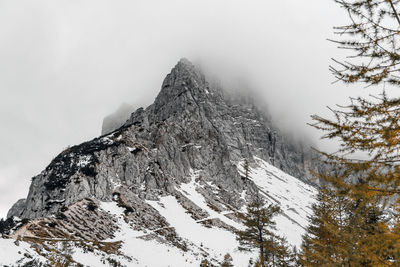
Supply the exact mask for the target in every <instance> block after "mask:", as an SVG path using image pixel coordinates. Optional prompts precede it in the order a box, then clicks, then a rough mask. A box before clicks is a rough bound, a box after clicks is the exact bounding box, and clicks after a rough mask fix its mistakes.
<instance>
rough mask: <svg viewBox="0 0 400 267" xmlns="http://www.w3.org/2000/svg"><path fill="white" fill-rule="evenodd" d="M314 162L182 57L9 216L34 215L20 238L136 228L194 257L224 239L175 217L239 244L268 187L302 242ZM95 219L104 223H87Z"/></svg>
mask: <svg viewBox="0 0 400 267" xmlns="http://www.w3.org/2000/svg"><path fill="white" fill-rule="evenodd" d="M244 160H246V161H248V162H249V164H250V166H251V168H252V173H253V174H252V175H254V176H252V177H250V178H246V177H244V176H243V171H241V168H242V165H243V162H244ZM274 166H275V167H274ZM309 167H311V168H313V167H315V166H314V165H313V162H312V161H311V155H310V154H309V153H308V152H306V149H305V148H304V147H303V146H302V145H300V144H295V143H292V142H291V141H290V139H287V138H286V137H285V136H284V135H283V134H281V133H280V132H279V130H277V129H276V128H274V126H273V125H272V124H271V122H270V120H269V119H268V118H267V116H266V115H265V114H264V113H262V112H261V111H260V110H259V109H258V108H257V107H256V106H254V105H252V104H249V103H248V102H242V103H240V102H238V101H231V100H230V99H228V98H227V97H225V96H224V93H223V91H221V88H219V87H216V86H214V85H213V84H211V83H209V82H208V81H207V77H205V75H204V74H203V73H202V72H201V71H200V70H199V68H197V67H196V66H194V65H193V64H192V63H190V62H189V61H188V60H186V59H181V60H180V61H179V62H178V64H177V65H176V66H175V67H174V68H173V69H172V70H171V72H170V73H169V74H168V75H167V77H166V78H165V80H164V82H163V83H162V87H161V90H160V93H159V94H158V96H157V97H156V99H155V101H154V103H153V104H151V105H150V106H148V107H147V108H145V109H144V108H140V109H137V110H136V111H135V112H133V113H132V114H131V116H130V118H129V119H128V120H127V121H126V122H125V123H124V125H122V126H121V127H120V128H119V129H117V130H115V131H113V132H111V133H109V134H107V135H103V136H101V137H98V138H95V139H93V140H91V141H88V142H85V143H82V144H80V145H77V146H73V147H71V148H69V149H67V150H65V151H63V152H61V153H60V154H59V155H58V156H57V157H56V158H55V159H54V160H53V161H52V162H51V163H50V164H49V166H48V167H47V168H46V169H45V170H44V171H42V172H41V173H40V174H39V175H37V176H35V177H34V178H33V179H32V184H31V186H30V189H29V193H28V196H27V198H26V200H21V201H19V202H17V204H16V205H14V206H13V207H12V209H10V211H9V214H8V216H10V217H12V216H18V217H20V218H24V219H28V220H29V222H25V223H24V225H23V226H20V227H22V228H19V229H23V230H15V232H14V237H16V236H18V235H30V236H33V237H37V236H40V237H45V238H50V239H52V238H54V239H56V238H70V239H74V240H81V239H83V240H89V241H90V242H93V240H102V242H106V241H104V240H108V239H107V238H114V239H115V238H117V237H118V236H119V234H118V233H119V232H118V231H133V230H134V231H137V232H134V233H131V234H132V239H133V240H136V241H135V242H139V241H137V240H138V238H139V237H140V238H142V237H143V238H145V239H146V240H153V241H154V240H157V242H161V243H162V244H167V245H168V246H173V247H175V248H177V249H178V250H182V251H183V253H188V254H187V255H192V256H193V255H201V253H200V254H199V251H203V252H202V253H211V254H213V253H214V254H215V253H216V254H215V255H218V253H219V254H221V253H220V252H218V253H217V251H218V247H221V246H213V245H212V244H210V246H204V247H203V245H201V244H203V243H204V244H206V243H207V242H208V241H207V240H203V239H202V238H205V237H206V236H207V235H205V236H199V237H196V238H195V239H191V237H190V235H188V233H187V230H186V228H184V229H182V228H180V227H179V225H180V222H181V221H180V220H178V221H176V220H175V219H174V216H173V215H171V214H174V213H175V212H176V213H177V214H181V215H182V218H181V219H182V220H183V221H185V222H187V225H190V224H191V223H192V224H193V229H195V230H194V232H197V231H199V232H202V231H203V230H204V229H203V228H204V227H203V226H202V225H203V224H205V225H207V226H208V227H211V228H212V229H214V230H215V229H219V230H218V231H223V235H224V236H225V237H227V238H228V239H229V242H230V243H231V244H232V246H236V245H235V244H236V243H235V242H236V241H235V238H234V237H233V239H232V231H234V229H235V228H236V229H237V228H238V227H240V225H239V224H240V213H241V212H242V211H243V209H244V207H245V206H246V204H247V203H248V201H249V200H250V199H251V198H252V196H253V195H254V194H255V193H256V192H257V191H258V190H261V191H260V192H262V194H263V196H264V197H265V198H266V199H268V201H270V202H275V203H276V204H279V205H280V206H281V207H282V210H283V215H282V218H281V220H282V223H281V225H280V227H283V231H286V230H285V227H288V230H287V231H288V232H289V233H292V232H293V235H292V236H291V237H290V240H291V241H292V242H293V243H296V244H298V240H299V238H300V236H301V234H302V231H303V227H304V226H303V225H304V224H305V222H306V217H307V215H308V214H309V204H310V203H311V200H310V199H311V195H312V193H313V190H312V187H311V186H310V185H308V184H305V183H304V182H302V181H308V179H309V177H310V176H309V174H308V169H309ZM284 172H286V173H287V174H285V173H284ZM289 174H290V175H292V176H294V177H297V178H298V179H297V178H294V177H292V176H290V175H289ZM285 187H287V188H285ZM272 189H273V190H272ZM288 192H290V194H289V193H288ZM302 198H304V199H306V201H303V200H302ZM110 205H111V206H112V205H118V206H119V208H120V210H118V209H117V210H116V209H115V207H114V208H112V209H111V208H110V207H111V206H110ZM111 210H112V211H113V212H114V213H111V215H110V213H107V211H111ZM116 212H117V213H120V215H116V216H120V217H117V218H118V219H117V220H116V219H115V218H116V217H114V215H115V213H116ZM112 214H114V215H112ZM187 214H190V215H187ZM119 218H121V220H120V219H119ZM77 221H82V225H83V226H80V225H79V224H78V225H77V223H76V222H77ZM125 223H126V224H127V225H126V224H125ZM91 224H93V225H96V227H94V228H91V229H90V230H88V229H86V228H85V227H88V226H89V225H91ZM104 225H110V227H109V228H107V229H105V228H104V227H103V226H104ZM199 227H200V228H199ZM85 229H86V230H85ZM181 230H182V231H181ZM149 231H150V234H149ZM218 231H217V232H218ZM226 231H227V232H226ZM139 233H140V234H139ZM146 233H147V234H146ZM208 233H209V234H210V233H211V232H208ZM218 233H220V232H218ZM144 236H145V237H144ZM210 236H213V235H212V234H211V235H210ZM210 236H209V237H210ZM114 239H112V240H114ZM140 240H141V239H140ZM120 241H121V240H120ZM131 241H132V240H131V239H130V240H125V241H124V242H126V244H127V245H128V244H129V242H131ZM121 242H122V241H121ZM135 244H137V243H135ZM146 244H147V246H149V244H152V243H146ZM146 244H142V246H144V247H146ZM164 248H165V247H163V249H164ZM231 249H233V247H232V248H231ZM163 251H164V250H163ZM129 253H131V252H129ZM129 253H128V254H129ZM196 253H197V254H196ZM232 253H233V252H232ZM129 255H131V254H129ZM177 255H179V253H178V254H177ZM221 255H222V254H221ZM192 256H190V257H192ZM215 257H219V256H215ZM246 257H247V256H246ZM138 262H139V263H138V265H139V266H143V264H141V263H140V261H139V260H138ZM144 262H145V261H144ZM246 262H248V258H247V259H246ZM0 263H1V261H0ZM172 265H174V264H172ZM190 265H198V264H195V263H193V264H190ZM174 266H182V265H174Z"/></svg>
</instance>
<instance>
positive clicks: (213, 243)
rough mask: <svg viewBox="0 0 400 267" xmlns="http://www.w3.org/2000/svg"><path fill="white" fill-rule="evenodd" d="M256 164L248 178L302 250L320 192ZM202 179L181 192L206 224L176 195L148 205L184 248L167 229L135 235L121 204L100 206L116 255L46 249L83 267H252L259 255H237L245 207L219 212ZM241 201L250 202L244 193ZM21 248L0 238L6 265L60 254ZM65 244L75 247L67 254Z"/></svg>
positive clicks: (58, 243)
mask: <svg viewBox="0 0 400 267" xmlns="http://www.w3.org/2000/svg"><path fill="white" fill-rule="evenodd" d="M254 161H255V164H254V165H253V166H252V167H251V168H250V174H249V179H251V180H252V181H253V182H254V183H255V184H256V185H257V187H258V188H259V190H260V192H261V195H263V196H265V198H266V200H267V202H269V203H276V204H278V205H279V206H280V207H281V209H282V211H283V213H282V214H281V215H279V216H277V217H276V222H277V233H278V234H280V235H282V236H285V237H286V238H287V240H288V242H289V243H290V244H291V245H293V246H297V247H299V245H300V244H301V236H302V234H303V233H304V227H306V226H307V216H309V215H310V214H311V209H310V206H311V204H312V203H313V202H314V195H315V193H316V192H315V189H314V188H313V187H312V186H310V185H308V184H305V183H303V182H302V181H300V180H298V179H297V178H295V177H292V176H290V175H288V174H286V173H284V172H282V171H281V170H279V169H277V168H275V167H274V166H272V165H270V164H268V163H267V162H265V161H263V160H262V159H260V158H254ZM243 165H244V164H243V162H239V163H238V164H237V167H238V172H239V173H243V172H244V170H243ZM199 175H201V170H191V175H190V179H189V182H188V183H184V184H181V185H180V186H178V187H177V188H176V190H177V192H180V193H181V194H182V195H183V196H184V197H186V198H187V199H190V200H191V201H192V202H193V203H194V205H195V206H196V209H198V208H199V209H201V211H202V212H203V213H205V214H207V216H205V217H204V218H202V219H194V218H193V216H192V214H191V213H190V212H191V210H189V209H188V208H187V206H185V205H182V204H181V203H180V201H179V200H178V198H177V197H176V196H173V195H168V196H163V197H161V198H160V199H159V200H158V201H150V200H147V201H146V202H147V203H148V204H149V205H150V206H151V207H153V208H154V209H155V210H156V211H158V212H159V214H160V215H161V216H162V217H163V218H164V219H165V220H166V221H167V222H168V226H166V227H165V228H170V229H171V228H172V229H173V230H174V232H175V233H176V236H175V237H174V238H173V239H174V240H175V241H176V240H179V243H181V244H184V246H183V247H180V246H177V245H174V242H170V240H168V239H165V238H163V237H162V236H160V235H158V234H157V233H158V232H159V231H161V230H165V229H161V228H158V229H152V230H150V229H147V230H146V229H145V230H135V229H134V228H135V227H134V225H132V223H130V222H129V221H127V220H126V217H125V208H123V207H121V206H120V205H118V202H117V201H111V202H101V203H100V205H99V208H100V209H101V210H103V211H104V212H106V213H107V214H109V215H110V216H111V217H112V218H113V223H114V224H115V225H116V226H117V230H116V231H115V232H114V234H113V237H112V238H109V239H107V240H103V241H102V242H103V243H104V244H118V246H117V249H116V250H115V251H113V252H112V253H105V252H104V251H102V250H101V249H92V250H91V249H87V246H82V245H79V244H77V243H76V242H74V241H68V242H67V241H65V240H64V241H62V240H57V239H54V240H52V241H53V242H49V241H48V242H45V241H44V244H41V246H43V247H44V246H48V247H50V248H53V249H55V250H57V249H58V250H59V251H60V252H61V253H59V254H63V253H64V254H65V253H67V254H68V255H71V260H72V262H76V263H80V264H83V265H84V266H110V265H111V263H113V262H115V263H119V264H121V266H154V267H157V266H160V267H161V266H175V267H176V266H199V264H200V262H201V260H203V259H208V260H209V261H212V262H214V263H218V262H221V261H222V259H223V257H224V255H225V254H226V253H229V254H230V255H231V256H232V258H233V262H234V265H235V266H247V264H248V262H249V260H250V259H251V258H255V257H256V254H255V252H254V253H251V252H244V251H240V250H238V246H239V244H238V242H237V240H236V236H235V233H234V232H233V231H234V230H235V229H243V225H242V224H241V222H240V221H239V220H238V218H237V217H236V216H234V214H235V213H236V212H243V211H244V210H245V208H244V207H243V208H242V210H241V211H237V210H233V209H232V207H228V206H225V209H224V211H218V209H217V208H215V207H213V206H212V205H210V201H209V199H208V196H207V195H203V194H202V192H205V191H204V190H202V189H203V187H204V186H205V185H204V184H202V183H201V182H200V180H199V179H198V177H199ZM207 186H211V187H213V184H212V183H211V182H210V183H209V184H207ZM217 191H218V188H217V187H215V194H217V193H218V192H217ZM241 196H242V198H246V197H248V196H247V194H246V192H245V191H244V192H242V194H241ZM114 200H116V199H114ZM197 212H198V210H197ZM210 222H212V223H210ZM17 243H18V246H17V245H16V243H14V240H12V239H0V248H1V249H0V264H1V265H13V264H14V265H15V266H17V265H18V260H21V259H24V260H22V261H21V262H27V261H29V260H33V259H37V260H38V261H39V260H40V261H41V262H47V263H50V262H49V261H48V260H46V258H47V259H48V258H49V257H50V256H51V255H55V253H51V252H49V251H46V249H42V250H38V251H42V252H41V254H42V255H44V256H38V254H37V253H36V250H35V248H37V247H35V245H33V246H32V247H30V245H29V243H27V242H23V241H20V242H17ZM65 243H67V244H68V246H67V247H69V248H70V249H67V252H65V251H66V249H65ZM89 243H90V242H89ZM36 246H37V245H36ZM43 251H46V253H43ZM28 255H30V257H32V258H30V257H29V256H28ZM54 257H55V256H54Z"/></svg>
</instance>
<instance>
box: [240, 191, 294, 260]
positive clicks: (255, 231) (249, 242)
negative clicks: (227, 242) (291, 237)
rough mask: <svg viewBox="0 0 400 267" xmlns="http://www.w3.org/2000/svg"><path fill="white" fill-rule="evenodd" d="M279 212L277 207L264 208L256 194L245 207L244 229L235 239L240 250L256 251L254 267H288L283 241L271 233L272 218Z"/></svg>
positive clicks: (286, 249) (273, 225) (261, 200)
mask: <svg viewBox="0 0 400 267" xmlns="http://www.w3.org/2000/svg"><path fill="white" fill-rule="evenodd" d="M279 212H280V208H279V207H278V206H276V205H273V204H269V205H268V206H266V205H265V201H264V200H263V199H262V198H261V196H259V195H258V194H257V197H256V198H255V200H254V201H252V202H251V203H250V204H249V205H248V206H247V213H246V214H245V215H244V225H245V229H244V230H242V231H238V232H237V239H238V241H239V243H240V245H241V248H242V249H250V250H251V249H258V252H259V259H258V261H257V262H256V266H261V267H266V266H288V265H285V264H286V263H285V261H286V260H287V261H289V260H290V254H289V249H288V247H287V245H286V243H285V240H284V239H282V238H281V237H279V236H277V235H275V234H274V233H273V230H274V229H275V225H276V223H275V221H274V220H273V218H274V216H276V215H277V214H278V213H279Z"/></svg>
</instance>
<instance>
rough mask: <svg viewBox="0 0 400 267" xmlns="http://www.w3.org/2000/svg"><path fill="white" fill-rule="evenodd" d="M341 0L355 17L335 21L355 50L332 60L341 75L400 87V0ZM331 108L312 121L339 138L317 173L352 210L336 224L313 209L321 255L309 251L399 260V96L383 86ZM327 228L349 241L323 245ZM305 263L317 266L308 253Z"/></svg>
mask: <svg viewBox="0 0 400 267" xmlns="http://www.w3.org/2000/svg"><path fill="white" fill-rule="evenodd" d="M334 1H335V2H336V3H338V4H339V5H340V6H341V7H342V8H343V9H344V10H345V11H346V13H347V14H348V15H349V19H350V20H349V21H350V22H349V24H348V25H344V26H339V27H335V29H336V33H337V34H338V35H339V40H332V41H333V42H335V43H337V44H338V46H339V48H342V49H346V50H347V51H351V54H350V55H349V57H348V58H347V59H346V60H336V59H334V62H335V64H333V66H330V70H331V71H332V73H333V75H334V76H335V77H336V79H337V80H336V81H342V82H344V83H347V84H354V83H358V84H362V85H364V86H367V87H368V86H377V85H382V86H391V87H398V86H399V85H400V75H399V71H400V54H399V52H400V18H399V12H398V11H399V10H400V1H398V0H397V1H394V0H334ZM331 111H332V112H333V119H327V118H323V117H321V116H318V115H314V116H312V119H313V120H314V123H313V124H311V125H312V126H314V127H315V128H317V129H319V130H322V131H324V132H325V134H324V135H323V138H325V139H333V140H336V141H338V142H339V149H338V150H337V151H336V152H334V153H326V152H322V151H319V152H320V154H321V155H322V161H323V162H324V163H325V164H326V166H327V171H326V172H325V173H323V174H321V173H320V174H318V176H319V178H320V179H321V180H323V181H326V182H328V184H329V186H331V187H332V188H333V189H334V190H333V193H334V194H336V193H338V192H340V194H344V200H345V201H346V202H348V203H349V206H348V208H349V209H347V210H345V212H346V213H345V214H346V216H347V217H345V219H346V221H345V224H344V225H343V226H342V227H339V228H334V227H332V228H330V227H331V226H330V222H329V220H330V219H332V218H333V219H337V218H336V217H332V218H329V216H328V217H324V216H326V215H329V214H325V212H322V211H321V212H322V213H321V214H318V212H320V211H318V208H314V210H315V211H316V212H317V213H316V215H315V216H318V218H315V219H316V220H315V221H313V222H312V225H311V226H310V227H311V228H309V232H311V233H310V236H309V238H308V239H307V237H306V239H305V245H304V248H305V252H304V255H303V257H304V258H307V257H308V258H310V257H314V256H315V257H316V256H317V255H312V254H309V255H307V254H306V253H309V252H310V251H312V250H313V249H315V248H316V247H313V246H317V245H319V246H320V247H319V249H321V250H323V248H324V247H325V248H328V247H327V246H328V245H330V246H334V247H333V248H332V250H337V251H336V252H332V253H333V254H332V255H333V257H335V258H334V259H335V260H338V261H339V262H340V264H342V265H340V264H339V265H337V266H399V265H400V254H399V251H400V250H399V248H398V247H399V245H398V244H399V243H400V235H399V232H398V229H400V228H399V227H398V225H399V223H398V222H396V221H395V222H393V220H390V218H392V219H393V217H396V216H398V214H399V213H398V212H397V213H396V212H394V214H395V215H393V214H389V213H388V211H390V210H396V209H397V208H398V201H394V200H395V199H396V198H398V194H399V193H400V164H399V163H400V153H399V152H400V99H399V98H395V97H390V96H388V95H387V93H385V91H383V93H382V94H381V95H378V96H371V97H369V98H363V97H358V98H350V103H349V104H347V105H345V106H337V108H335V109H331ZM319 208H320V209H322V208H323V206H320V207H319ZM390 208H391V209H390ZM382 213H386V214H385V216H383V215H382ZM332 216H335V215H334V214H332ZM385 218H386V219H385ZM313 224H314V226H315V228H312V227H313ZM338 229H339V230H340V231H339V230H338ZM319 231H321V232H319ZM326 234H327V235H328V236H327V237H332V238H333V237H335V238H341V239H342V240H337V241H335V242H337V243H333V244H332V243H330V244H324V242H325V243H326V240H325V241H324V240H323V238H322V236H323V235H326ZM319 235H320V236H319ZM318 238H319V239H320V241H319V242H317V241H318ZM334 240H335V239H334ZM346 242H347V243H346ZM339 249H343V250H342V253H341V252H340V251H339ZM330 252H331V251H330ZM330 252H328V253H330ZM310 253H311V252H310ZM338 253H339V254H338ZM346 253H347V255H346ZM305 265H306V266H317V265H313V264H312V263H310V262H307V260H306V263H305ZM330 266H335V265H334V264H332V265H330Z"/></svg>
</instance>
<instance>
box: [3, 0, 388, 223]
mask: <svg viewBox="0 0 400 267" xmlns="http://www.w3.org/2000/svg"><path fill="white" fill-rule="evenodd" d="M345 20H346V17H345V14H344V11H343V10H340V9H339V8H338V7H337V6H336V5H335V4H334V3H333V1H330V0H280V1H269V0H260V1H256V0H254V1H244V0H243V1H236V0H229V1H228V0H219V1H215V0H202V1H192V0H179V1H178V0H168V1H167V0H160V1H152V0H144V1H123V0H120V1H102V0H88V1H75V0H70V1H50V0H49V1H28V0H27V1H19V0H14V1H0V93H1V94H0V95H1V96H0V125H1V127H2V131H1V132H0V147H1V150H0V217H2V216H5V214H6V212H7V210H8V209H9V208H10V207H11V205H12V204H13V203H14V202H15V201H16V200H17V199H19V198H22V197H25V196H26V195H27V193H28V187H29V184H30V178H31V177H32V176H34V175H36V174H38V173H40V172H41V171H42V170H43V169H44V168H45V167H46V165H47V164H48V163H49V162H50V161H51V159H52V158H53V157H55V156H56V155H57V154H58V153H59V152H60V151H61V150H62V149H63V148H65V147H67V146H69V145H73V144H78V143H80V142H82V141H85V140H88V139H91V138H94V137H96V136H98V135H100V133H101V124H102V120H103V118H104V117H105V116H107V115H109V114H110V113H112V112H114V111H115V110H116V109H117V108H118V107H119V106H120V105H121V104H122V103H124V102H126V103H128V104H130V105H133V106H134V107H139V106H143V107H146V106H147V105H149V104H151V103H152V101H153V99H154V98H155V97H156V95H157V93H158V91H159V90H160V87H161V83H162V80H163V78H164V77H165V75H166V74H167V73H168V72H169V70H170V69H171V68H172V67H173V66H174V65H175V64H176V62H177V61H178V60H179V59H180V58H182V57H186V58H188V59H189V60H191V61H192V62H195V63H197V64H200V65H201V66H203V67H204V68H205V69H206V70H207V71H208V72H210V73H214V74H215V76H218V77H220V79H221V81H223V83H224V84H225V85H226V86H228V87H229V86H230V85H231V86H238V85H240V86H239V87H240V88H242V87H243V90H247V89H249V88H251V90H253V91H255V92H257V95H259V97H261V98H262V100H263V101H265V103H266V105H267V106H268V107H267V108H268V109H269V110H270V112H271V115H272V117H273V118H274V120H275V121H277V122H278V124H279V126H280V127H282V128H283V129H285V131H288V132H292V133H295V134H296V135H304V136H307V137H308V138H310V139H312V140H314V141H315V142H317V140H318V136H319V135H320V133H318V132H315V131H313V130H312V129H311V128H310V127H308V126H306V123H307V122H309V121H310V118H309V116H310V115H311V114H315V113H316V114H322V115H324V114H325V115H326V114H327V110H326V108H325V106H327V105H333V104H335V103H344V102H345V101H346V98H347V97H348V96H349V95H352V96H357V95H359V94H366V93H372V92H373V91H371V89H368V90H367V89H364V88H356V87H354V88H353V87H345V86H343V85H342V84H331V82H332V81H333V77H332V76H331V75H330V73H329V71H328V65H329V64H330V63H331V61H330V58H331V57H343V52H342V51H339V50H338V49H337V48H336V47H335V45H334V44H332V43H330V42H328V41H326V39H327V38H332V32H333V31H332V27H333V26H334V25H340V24H343V21H345ZM366 90H367V91H366ZM378 90H380V89H379V88H378ZM322 146H323V145H322Z"/></svg>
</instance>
